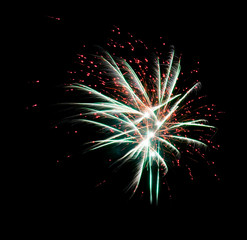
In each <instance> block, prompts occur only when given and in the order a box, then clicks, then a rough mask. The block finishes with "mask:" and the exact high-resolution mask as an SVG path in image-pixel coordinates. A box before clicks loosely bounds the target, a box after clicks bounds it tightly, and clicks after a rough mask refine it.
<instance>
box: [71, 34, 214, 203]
mask: <svg viewBox="0 0 247 240" xmlns="http://www.w3.org/2000/svg"><path fill="white" fill-rule="evenodd" d="M116 31H117V30H116ZM131 37H132V36H131ZM139 41H140V40H139ZM109 44H110V45H112V46H114V47H116V43H114V42H113V40H111V41H110V43H109ZM142 44H143V46H145V48H146V49H147V47H146V45H145V44H144V43H142ZM118 47H120V48H124V47H129V48H130V50H131V51H134V44H132V43H131V42H127V43H126V45H124V44H122V45H121V44H118ZM78 58H79V59H80V62H81V65H83V66H84V68H83V69H87V68H88V69H89V68H90V66H91V67H92V68H93V70H92V71H91V72H90V71H87V72H86V75H87V77H89V76H90V75H91V77H93V79H94V80H93V81H94V82H90V84H85V82H84V80H80V81H79V83H73V84H69V85H68V86H67V87H68V88H69V90H78V91H79V93H80V92H81V94H82V95H85V94H88V95H89V96H90V98H88V99H89V100H88V102H75V103H70V104H72V105H74V106H75V109H77V111H80V114H78V115H74V116H72V118H73V121H74V122H79V123H83V124H92V125H94V126H97V127H98V128H99V129H101V130H103V131H104V132H105V133H106V132H109V133H106V134H105V138H104V139H100V140H94V141H93V142H90V144H92V145H91V147H90V150H96V149H99V148H103V147H106V146H110V145H117V146H119V147H121V146H123V149H124V150H123V151H122V156H121V157H120V158H119V159H118V160H117V162H119V163H126V162H129V161H131V162H132V163H133V166H134V168H135V175H134V177H133V180H132V181H131V183H130V185H129V189H132V191H133V193H134V192H135V191H136V189H137V188H138V186H139V183H140V181H141V178H142V175H143V172H144V170H145V169H146V170H147V171H148V175H149V190H150V203H152V202H156V203H158V196H159V187H160V176H162V175H163V176H164V175H166V174H167V172H168V166H169V165H171V162H172V161H173V160H172V159H175V162H176V164H177V165H179V157H180V155H181V153H182V150H181V146H182V144H184V143H185V144H186V145H185V146H187V147H186V148H187V149H186V151H188V152H192V150H194V151H195V152H197V153H201V149H202V148H205V147H207V144H208V143H210V140H208V139H210V137H204V136H203V133H204V132H205V131H204V130H205V129H208V131H209V132H211V133H212V134H214V133H215V127H214V126H211V125H209V124H208V121H207V120H206V119H205V118H201V117H200V116H201V114H200V113H199V109H201V108H202V107H198V108H197V109H193V102H194V101H195V99H193V98H192V97H193V96H194V95H195V92H196V91H197V90H199V88H200V87H201V83H200V82H198V81H197V82H195V83H194V84H193V85H191V86H190V87H189V88H185V89H184V90H181V91H179V89H178V87H177V85H176V84H177V81H178V78H179V75H180V70H181V56H179V57H178V56H176V54H175V50H174V48H173V47H171V48H170V50H169V52H168V53H167V54H166V58H165V59H164V58H163V57H161V56H160V55H159V56H158V55H154V54H153V55H152V56H151V57H150V58H149V59H148V58H146V57H143V58H142V59H139V58H134V59H132V60H129V61H128V60H126V59H124V58H122V57H117V56H116V54H113V55H110V54H109V53H108V52H106V51H104V50H102V49H100V53H99V51H97V54H95V55H93V56H92V60H90V59H89V58H87V57H86V56H84V55H78ZM87 64H88V65H87ZM133 66H137V67H136V69H135V68H134V67H133ZM134 69H135V70H134ZM82 71H83V70H82ZM96 81H97V83H96ZM191 98H192V99H191ZM92 99H93V100H92ZM206 135H207V136H208V135H209V134H206ZM202 155H203V154H202Z"/></svg>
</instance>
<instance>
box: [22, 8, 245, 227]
mask: <svg viewBox="0 0 247 240" xmlns="http://www.w3.org/2000/svg"><path fill="white" fill-rule="evenodd" d="M237 9H238V7H237V8H236V7H235V8H232V6H211V5H210V6H209V5H203V4H201V5H200V6H199V5H198V6H194V5H192V6H189V5H185V6H181V5H180V6H179V7H177V6H168V5H166V3H163V4H162V7H161V6H157V5H155V4H153V5H152V6H144V7H143V6H142V7H140V6H135V7H134V6H132V5H131V4H128V5H127V4H124V3H122V4H119V6H115V5H114V6H112V5H110V4H109V5H108V6H105V5H104V4H102V5H101V6H98V5H97V6H94V4H88V5H80V6H72V7H71V6H69V7H68V6H66V7H64V8H63V9H59V8H58V7H55V8H52V7H46V8H45V10H41V9H39V10H36V11H34V12H32V14H30V22H31V23H32V24H30V31H29V38H28V39H27V46H28V48H29V50H30V51H28V59H29V61H28V62H29V69H30V70H29V74H28V76H27V77H26V78H25V80H24V86H25V94H24V106H23V112H24V129H25V130H24V132H25V136H26V138H25V139H26V140H25V143H24V147H23V148H24V152H25V159H26V160H25V163H27V164H26V165H25V163H23V165H25V166H28V167H27V168H28V171H27V172H28V174H27V175H26V176H25V177H26V178H25V177H24V178H25V184H23V185H25V186H27V192H28V194H30V197H29V198H28V203H30V204H33V205H32V206H33V207H32V208H33V210H34V212H37V214H38V212H40V211H41V212H42V211H43V210H44V211H45V212H46V219H47V220H48V219H49V216H50V215H52V216H54V217H55V218H54V219H53V221H54V222H60V221H62V222H63V223H64V222H66V223H67V224H69V222H70V221H75V222H77V223H79V224H82V222H83V221H87V224H89V225H92V226H102V225H103V226H113V224H116V225H118V222H119V221H123V219H127V220H126V221H128V223H126V222H125V224H130V225H132V224H134V222H138V221H140V220H141V221H142V223H145V224H144V225H143V226H145V228H148V226H150V225H149V224H153V225H155V224H154V223H157V222H159V224H160V225H159V226H162V225H163V223H167V222H169V223H171V224H172V225H175V226H176V224H181V225H184V224H188V225H190V223H191V224H192V225H193V224H198V225H202V226H204V227H203V228H204V230H205V231H206V229H208V226H209V225H211V226H216V228H218V227H219V224H220V223H224V224H229V222H231V221H232V220H230V219H233V218H234V217H233V216H235V214H237V213H238V212H239V207H238V204H239V203H240V202H241V195H242V194H241V189H240V187H239V186H238V184H237V182H238V180H237V179H236V178H237V177H236V175H237V174H236V171H237V170H236V169H237V168H238V164H239V161H240V160H241V157H240V156H239V155H238V151H237V150H236V149H238V147H237V145H238V142H237V141H235V139H236V138H237V137H236V136H235V133H236V131H235V130H234V127H233V125H234V123H233V122H234V120H233V119H234V116H235V114H236V103H235V101H236V98H237V92H236V88H234V87H233V86H234V85H233V84H232V81H235V79H236V78H237V77H238V76H237V71H236V65H237V61H238V60H237V56H236V46H238V47H239V48H240V49H241V43H240V35H239V32H238V27H237V26H239V24H240V23H241V20H240V19H238V18H236V15H234V12H235V13H237V12H238V10H237ZM52 17H55V18H60V20H56V19H54V18H52ZM113 25H116V26H119V27H120V30H121V31H126V32H131V33H133V34H134V35H135V36H136V37H138V38H140V39H142V40H143V41H144V42H145V41H147V42H151V43H153V45H155V41H157V39H158V38H159V37H160V36H165V39H166V40H167V41H168V42H169V43H171V44H173V45H175V47H176V48H177V49H178V50H179V51H180V52H182V53H183V56H184V58H185V59H188V64H187V66H185V67H186V68H187V67H188V68H189V67H190V66H189V65H190V61H192V60H191V59H197V58H198V59H199V60H200V81H201V82H202V86H203V91H204V92H205V93H206V94H207V95H208V98H209V102H210V103H214V104H216V105H217V110H218V111H222V112H225V114H223V115H221V117H220V120H219V121H218V122H217V124H218V126H217V127H218V128H219V132H218V133H217V136H216V140H217V143H218V144H220V145H221V148H220V149H219V151H217V152H213V153H210V154H209V157H210V160H213V161H215V163H216V167H215V172H217V174H218V175H219V176H220V179H221V180H220V181H216V180H215V179H214V178H213V177H212V176H211V175H210V174H211V172H210V171H209V170H208V169H201V168H200V167H202V166H200V167H198V169H197V170H198V171H199V174H202V177H201V178H200V179H201V180H200V181H199V183H189V182H188V181H184V177H182V175H181V174H182V173H179V172H175V173H173V175H172V177H170V178H171V181H172V186H173V187H174V188H175V190H174V193H173V194H174V196H173V198H172V199H169V198H168V197H167V196H166V193H163V195H162V194H161V196H162V197H161V200H162V201H161V202H160V205H159V206H158V207H155V206H150V205H149V203H148V198H147V199H146V200H145V199H144V200H139V199H138V198H133V199H131V200H130V201H128V198H127V197H126V196H125V194H124V192H123V190H122V186H123V185H124V182H122V181H121V178H120V177H116V176H117V174H120V176H122V175H121V174H123V173H117V174H116V173H115V178H114V177H112V175H111V174H112V173H111V171H112V169H111V168H110V169H109V168H108V165H107V164H106V163H105V162H101V161H100V160H101V158H102V155H101V154H107V153H102V152H100V153H92V155H91V156H89V155H86V156H81V155H80V153H79V151H78V149H79V148H80V145H79V143H78V140H82V139H83V137H81V138H82V139H81V138H80V137H78V136H77V135H75V134H74V135H73V134H66V132H67V131H69V130H70V129H69V127H67V128H64V129H58V130H54V128H53V124H54V121H55V120H57V118H58V116H59V114H58V115H56V112H55V111H56V110H55V109H54V105H53V104H56V103H58V102H59V101H60V100H63V99H64V95H63V92H62V91H61V90H58V89H57V88H58V86H60V85H61V84H63V83H64V82H65V81H66V78H67V77H68V75H67V71H68V70H71V68H73V61H74V58H75V55H76V54H77V53H78V52H79V51H80V49H81V45H82V42H83V43H86V44H87V43H90V44H99V45H105V42H106V39H107V33H109V32H110V29H112V26H113ZM182 67H183V66H182ZM36 80H39V83H35V81H36ZM33 104H37V107H32V105H33ZM229 128H230V129H229ZM71 131H72V130H71ZM81 131H83V130H81ZM84 131H85V129H84ZM80 133H82V132H80ZM87 134H88V133H87ZM84 135H85V133H84ZM97 154H98V155H97ZM68 155H71V157H69V158H68V157H66V156H68ZM57 160H59V163H57ZM89 160H90V161H89ZM30 169H31V170H30ZM102 171H103V172H102ZM176 177H178V180H174V179H176ZM104 179H107V182H106V183H105V184H103V185H102V186H100V187H97V188H95V186H96V185H97V184H98V183H100V182H102V181H103V180H104ZM115 181H117V182H115ZM146 194H147V192H146ZM147 195H148V194H147ZM75 219H77V220H75ZM187 219H190V220H187ZM203 219H204V223H202V220H203ZM197 220H198V221H197ZM205 222H207V223H205ZM119 225H121V224H119ZM81 227H82V226H81ZM159 231H160V232H162V230H159Z"/></svg>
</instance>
